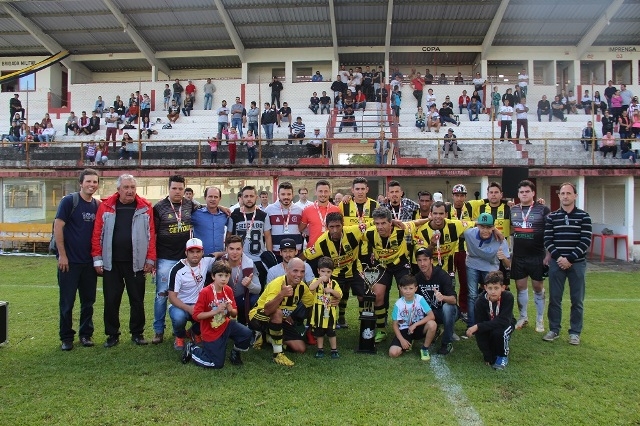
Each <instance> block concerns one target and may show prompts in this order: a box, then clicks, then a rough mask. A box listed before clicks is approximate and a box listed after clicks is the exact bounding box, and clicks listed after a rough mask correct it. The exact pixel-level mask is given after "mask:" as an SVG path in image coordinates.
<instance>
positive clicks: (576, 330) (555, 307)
mask: <svg viewBox="0 0 640 426" xmlns="http://www.w3.org/2000/svg"><path fill="white" fill-rule="evenodd" d="M586 270H587V262H586V261H583V262H577V263H574V264H573V266H571V268H569V269H567V270H564V269H560V267H559V266H558V264H557V263H556V262H555V261H554V260H552V261H551V262H549V309H548V310H547V318H549V330H551V331H553V332H556V333H560V322H561V321H562V295H563V293H564V283H565V281H566V280H567V279H569V296H570V297H571V315H570V317H569V334H578V335H579V334H580V333H581V332H582V320H583V316H584V308H583V305H582V304H583V302H584V294H585V282H584V275H585V272H586Z"/></svg>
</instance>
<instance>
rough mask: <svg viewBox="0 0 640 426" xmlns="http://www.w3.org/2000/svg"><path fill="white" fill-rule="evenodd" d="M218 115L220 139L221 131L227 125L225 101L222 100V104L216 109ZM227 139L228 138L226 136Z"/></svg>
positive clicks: (220, 138) (227, 110)
mask: <svg viewBox="0 0 640 426" xmlns="http://www.w3.org/2000/svg"><path fill="white" fill-rule="evenodd" d="M216 115H217V116H218V134H217V137H218V140H222V133H223V132H224V131H225V130H226V129H227V127H228V126H229V108H227V101H226V100H224V99H223V100H222V106H221V107H220V108H218V110H217V111H216ZM227 139H228V138H227Z"/></svg>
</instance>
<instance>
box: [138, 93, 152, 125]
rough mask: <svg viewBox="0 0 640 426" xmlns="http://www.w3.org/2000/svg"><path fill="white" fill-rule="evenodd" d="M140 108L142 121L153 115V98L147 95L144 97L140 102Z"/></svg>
mask: <svg viewBox="0 0 640 426" xmlns="http://www.w3.org/2000/svg"><path fill="white" fill-rule="evenodd" d="M139 107H140V118H141V119H142V120H144V118H145V117H149V116H150V115H151V98H150V97H149V95H147V94H146V93H145V94H144V95H142V100H141V101H140V105H139ZM142 120H140V121H142Z"/></svg>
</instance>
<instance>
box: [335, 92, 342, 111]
mask: <svg viewBox="0 0 640 426" xmlns="http://www.w3.org/2000/svg"><path fill="white" fill-rule="evenodd" d="M333 104H334V105H335V107H336V109H337V110H338V113H340V114H342V108H343V107H344V104H343V102H342V93H338V96H336V98H335V99H334V100H333Z"/></svg>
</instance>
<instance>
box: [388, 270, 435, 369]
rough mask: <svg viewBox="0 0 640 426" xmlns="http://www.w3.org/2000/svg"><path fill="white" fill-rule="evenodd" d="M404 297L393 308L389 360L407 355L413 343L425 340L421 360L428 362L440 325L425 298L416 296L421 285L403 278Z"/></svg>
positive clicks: (401, 284)
mask: <svg viewBox="0 0 640 426" xmlns="http://www.w3.org/2000/svg"><path fill="white" fill-rule="evenodd" d="M398 285H399V286H400V294H402V297H401V298H400V299H398V301H397V302H396V303H395V305H394V306H393V313H392V314H391V318H392V319H393V332H394V333H395V337H394V338H393V340H392V341H391V347H390V348H389V356H390V357H392V358H397V357H399V356H400V355H402V353H403V352H404V351H409V350H411V344H412V342H413V340H417V339H422V338H424V343H423V344H422V348H420V359H421V360H423V361H429V360H430V359H431V355H429V346H430V345H431V342H433V338H434V337H435V335H436V329H437V327H438V325H437V324H436V322H435V316H434V315H433V312H432V311H431V308H430V307H429V304H428V303H427V301H426V300H425V298H424V297H422V296H420V295H419V294H416V290H417V289H418V284H417V282H416V278H415V277H414V276H413V275H405V276H404V277H402V278H400V282H399V284H398Z"/></svg>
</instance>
